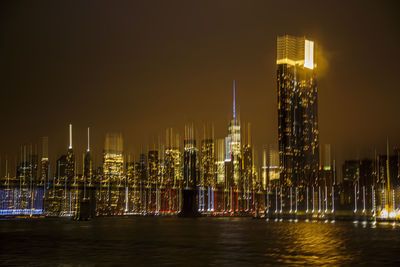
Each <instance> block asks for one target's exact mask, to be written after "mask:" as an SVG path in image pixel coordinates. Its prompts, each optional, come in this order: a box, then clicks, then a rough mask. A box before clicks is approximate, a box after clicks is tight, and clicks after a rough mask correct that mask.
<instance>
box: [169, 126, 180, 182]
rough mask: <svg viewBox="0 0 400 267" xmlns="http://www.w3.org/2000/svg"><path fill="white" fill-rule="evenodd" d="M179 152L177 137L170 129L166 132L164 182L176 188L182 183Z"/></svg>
mask: <svg viewBox="0 0 400 267" xmlns="http://www.w3.org/2000/svg"><path fill="white" fill-rule="evenodd" d="M181 165H182V164H181V152H180V150H179V135H178V134H174V133H173V130H172V128H170V129H167V131H166V149H165V169H166V170H165V181H166V183H167V184H169V185H171V186H173V187H177V186H178V185H179V184H181V183H182V166H181Z"/></svg>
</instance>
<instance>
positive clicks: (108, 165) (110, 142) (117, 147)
mask: <svg viewBox="0 0 400 267" xmlns="http://www.w3.org/2000/svg"><path fill="white" fill-rule="evenodd" d="M103 172H104V177H105V179H107V180H108V181H111V182H113V183H117V184H121V183H122V180H123V175H124V158H123V139H122V135H121V134H114V133H113V134H110V133H109V134H107V135H106V141H105V145H104V155H103Z"/></svg>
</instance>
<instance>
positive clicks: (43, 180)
mask: <svg viewBox="0 0 400 267" xmlns="http://www.w3.org/2000/svg"><path fill="white" fill-rule="evenodd" d="M40 171H41V175H40V185H45V184H47V183H49V182H50V181H48V179H49V178H50V177H49V176H50V175H49V138H48V137H47V136H45V137H43V138H42V159H41V161H40Z"/></svg>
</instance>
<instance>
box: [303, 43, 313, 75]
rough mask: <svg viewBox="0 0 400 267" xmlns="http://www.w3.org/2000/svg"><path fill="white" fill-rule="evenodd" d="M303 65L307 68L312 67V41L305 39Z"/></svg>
mask: <svg viewBox="0 0 400 267" xmlns="http://www.w3.org/2000/svg"><path fill="white" fill-rule="evenodd" d="M304 67H305V68H308V69H313V68H314V42H313V41H309V40H305V44H304Z"/></svg>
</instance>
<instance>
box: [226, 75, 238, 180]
mask: <svg viewBox="0 0 400 267" xmlns="http://www.w3.org/2000/svg"><path fill="white" fill-rule="evenodd" d="M235 85H236V84H235V81H233V118H232V120H231V121H230V123H229V127H228V136H227V137H226V138H225V161H226V162H227V163H228V165H229V166H227V167H228V168H229V169H230V171H229V172H228V173H227V174H228V177H226V178H227V184H228V186H233V185H235V186H237V185H238V184H239V183H240V181H239V180H240V179H241V141H240V119H239V118H237V117H236V103H235V100H236V99H235V93H236V92H235V91H236V88H235Z"/></svg>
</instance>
